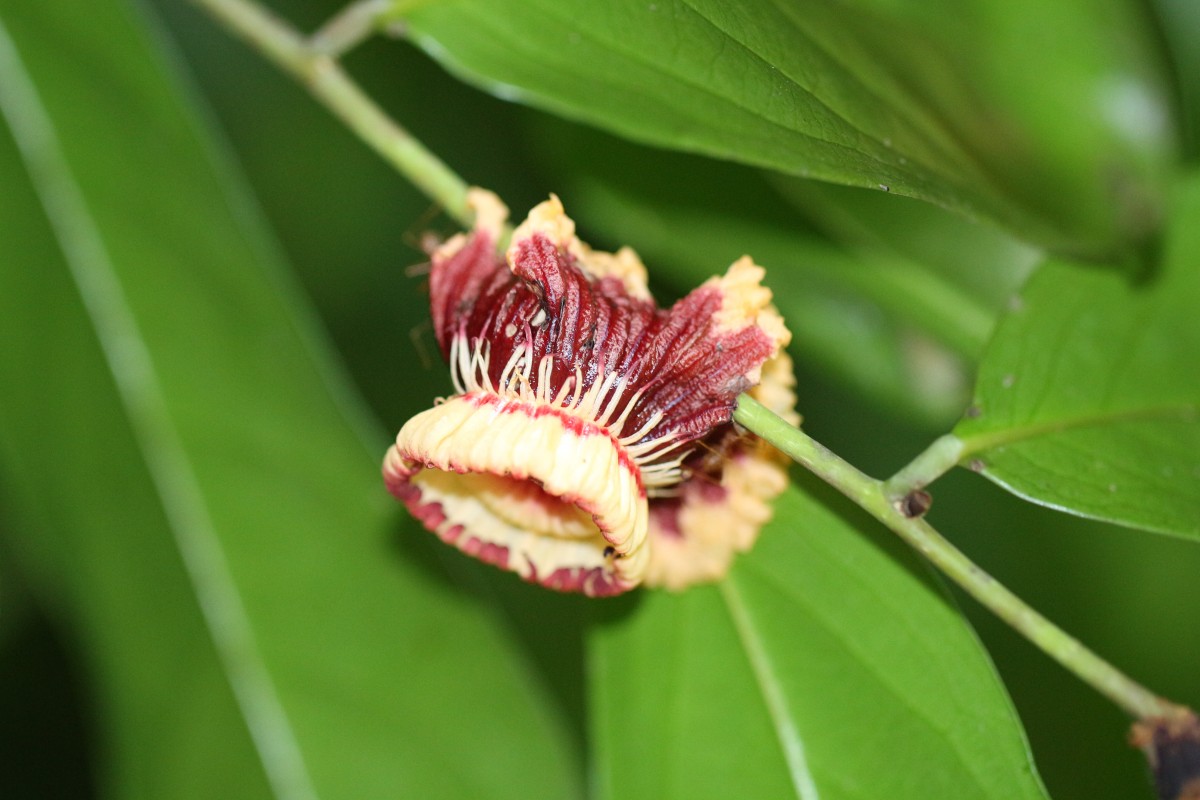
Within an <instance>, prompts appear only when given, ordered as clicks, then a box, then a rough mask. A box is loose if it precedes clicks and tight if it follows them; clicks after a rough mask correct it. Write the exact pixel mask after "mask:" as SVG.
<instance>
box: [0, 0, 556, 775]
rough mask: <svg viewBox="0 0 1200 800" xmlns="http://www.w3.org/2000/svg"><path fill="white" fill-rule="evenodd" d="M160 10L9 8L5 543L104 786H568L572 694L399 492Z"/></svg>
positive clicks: (5, 13) (4, 39) (5, 23)
mask: <svg viewBox="0 0 1200 800" xmlns="http://www.w3.org/2000/svg"><path fill="white" fill-rule="evenodd" d="M154 24H155V23H154V21H153V20H146V19H142V18H139V17H138V16H137V15H136V14H134V13H133V12H132V11H131V9H130V7H129V5H127V4H126V3H123V2H113V1H111V0H110V1H109V2H99V3H93V4H90V5H89V6H88V9H87V13H86V14H80V13H78V9H75V8H73V7H71V6H69V5H63V4H55V3H41V2H37V1H36V0H3V2H0V119H2V120H3V121H4V126H3V127H0V132H2V133H0V137H2V138H0V176H2V178H3V182H4V184H3V185H4V186H5V203H4V206H3V209H2V210H3V213H2V214H0V220H2V221H0V260H2V261H3V263H4V265H5V266H4V269H2V270H0V336H2V337H3V340H4V341H5V343H6V344H5V346H4V347H2V348H0V374H3V375H4V376H5V378H4V380H3V381H0V475H2V477H3V481H4V484H5V487H6V496H11V497H12V498H13V499H14V501H15V502H16V503H17V509H16V510H17V511H18V512H19V514H20V519H21V520H22V523H23V524H22V525H21V526H20V528H18V529H16V530H13V531H7V532H6V538H7V539H8V540H10V542H11V544H12V548H13V550H15V551H16V552H18V553H19V554H20V555H21V556H22V558H21V566H22V571H23V572H25V573H27V574H28V575H29V576H30V578H31V581H32V582H33V583H35V584H36V586H37V588H38V590H39V596H40V597H42V598H43V599H44V602H45V603H46V605H47V606H49V607H51V608H53V609H54V610H55V611H56V612H57V614H58V615H59V616H60V617H62V618H64V621H65V622H66V624H67V628H68V630H71V631H73V632H76V634H77V637H78V640H79V645H80V647H81V648H82V650H83V652H84V653H85V654H86V656H87V663H88V665H89V667H90V669H91V671H92V674H93V676H94V685H95V687H96V690H97V692H98V695H97V698H96V707H97V709H98V713H97V717H96V718H97V721H98V723H99V725H100V726H101V727H100V730H101V733H102V734H103V736H104V737H105V742H104V752H105V753H107V754H111V756H112V760H111V762H106V763H105V764H104V765H103V766H104V775H105V778H106V787H105V788H106V789H107V790H108V793H109V794H111V795H113V796H139V797H213V796H237V797H265V796H276V797H287V798H305V797H313V796H330V797H334V796H336V797H396V796H400V795H411V796H421V797H433V798H437V797H447V798H458V797H464V796H485V795H486V796H488V797H522V798H523V797H531V796H534V797H571V796H576V795H577V794H579V787H578V785H577V781H578V777H577V774H576V773H577V754H576V753H575V752H573V751H572V748H571V736H570V734H569V732H568V730H567V726H566V724H565V722H564V720H563V718H562V716H561V714H560V712H559V710H558V709H556V708H555V707H554V705H553V704H552V703H551V702H550V700H549V698H548V697H547V696H546V692H545V689H544V687H543V686H542V685H540V684H539V682H538V680H537V675H536V674H532V673H531V670H530V668H529V666H528V665H527V661H526V654H525V653H524V652H523V650H522V649H521V648H520V647H519V646H518V645H517V644H516V642H515V641H513V639H512V638H511V637H510V636H509V635H508V632H507V629H506V627H505V626H504V625H503V624H501V620H500V618H499V616H498V615H497V614H495V613H493V612H491V611H489V610H488V609H486V608H484V607H481V605H480V604H479V603H478V602H476V601H475V600H474V599H473V598H472V596H471V595H470V594H469V593H464V592H463V591H462V590H461V589H459V588H457V587H456V586H455V577H454V575H453V574H451V573H450V572H448V571H447V568H446V564H447V563H449V564H457V563H459V562H457V561H447V562H443V561H442V560H439V559H440V557H441V555H442V554H443V553H444V550H443V549H442V548H440V547H439V546H437V545H436V543H435V542H434V541H433V539H432V537H429V536H428V534H425V533H424V532H423V531H420V530H419V526H418V525H416V524H415V523H413V522H412V521H411V520H409V519H408V518H407V517H406V516H405V515H404V514H403V513H402V510H401V509H400V508H399V507H398V506H397V504H395V503H393V502H391V500H390V498H388V497H387V494H386V492H385V491H384V490H383V488H382V486H381V482H380V479H379V474H378V463H379V459H380V458H381V456H382V447H383V445H384V443H385V442H386V437H385V436H384V435H382V433H379V432H377V431H376V430H375V429H374V427H373V425H372V424H371V423H370V422H369V421H367V420H365V418H364V417H363V415H362V414H361V412H360V411H359V410H358V408H357V402H356V400H355V399H354V397H353V394H352V393H351V392H350V390H349V389H348V388H347V387H346V386H345V385H344V384H342V383H341V382H340V381H341V379H340V378H339V377H338V371H337V368H336V367H335V366H333V364H332V362H331V361H330V360H329V358H328V355H327V353H326V352H325V351H324V348H323V346H322V345H321V344H320V336H319V333H318V332H317V331H315V330H314V329H313V326H312V324H311V319H310V316H309V313H308V311H307V308H306V306H305V305H304V303H303V302H302V301H301V300H300V299H299V297H298V294H297V292H296V290H295V288H294V286H293V285H292V284H291V283H290V280H289V278H288V276H287V275H286V273H285V272H284V271H283V270H281V269H280V267H281V265H280V264H278V263H277V262H276V261H275V260H274V259H273V258H272V257H271V255H270V250H269V248H268V247H267V246H266V244H265V242H264V240H263V236H262V233H261V230H260V229H259V228H258V227H257V226H258V220H257V219H256V218H255V216H254V214H253V213H252V212H251V211H250V205H249V203H248V202H247V201H246V199H245V198H244V197H238V196H235V195H234V194H233V193H232V189H231V185H230V182H229V181H228V180H227V177H228V175H227V170H228V167H227V165H226V164H224V163H223V162H222V161H221V160H220V158H219V157H218V156H217V155H216V153H215V152H214V148H213V147H212V145H211V144H209V143H208V141H207V138H206V134H205V131H204V130H203V128H202V127H201V126H200V125H198V124H197V121H196V116H195V112H194V111H193V110H191V109H190V108H189V107H188V105H187V103H186V102H185V98H183V97H181V93H180V90H179V82H178V80H177V79H176V78H175V77H174V76H173V75H171V74H170V73H169V71H168V70H166V69H165V66H164V63H165V61H164V59H163V57H162V54H161V53H159V52H158V51H157V50H156V49H155V47H154V46H153V45H152V42H153V37H150V36H148V35H147V30H146V26H147V25H149V26H150V27H151V29H152V28H153V26H154ZM10 132H11V134H12V139H13V140H15V142H16V144H17V148H14V147H13V144H12V141H10V139H9V138H8V134H9V133H10ZM18 152H19V156H20V160H21V162H23V163H21V162H18V160H17V154H18ZM35 192H36V195H35ZM396 377H397V380H398V381H399V380H401V379H402V375H401V374H399V370H398V374H397V376H396ZM364 441H366V443H367V446H364Z"/></svg>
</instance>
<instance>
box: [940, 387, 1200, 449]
mask: <svg viewBox="0 0 1200 800" xmlns="http://www.w3.org/2000/svg"><path fill="white" fill-rule="evenodd" d="M1154 421H1163V422H1182V423H1189V422H1190V423H1198V422H1200V402H1198V403H1187V402H1184V403H1176V404H1168V405H1162V406H1151V407H1148V408H1126V409H1115V410H1113V411H1104V412H1095V413H1090V414H1078V415H1071V416H1064V417H1057V418H1054V419H1047V420H1038V421H1033V422H1027V423H1023V424H1020V425H1014V426H1011V427H1007V428H1001V429H998V430H992V431H982V432H980V433H975V434H967V435H965V436H963V435H960V436H959V439H960V440H961V441H962V443H963V452H962V456H961V458H960V459H959V463H960V464H965V463H967V462H968V461H970V460H971V459H972V458H974V457H976V456H978V455H979V454H981V453H986V452H988V451H989V450H995V449H997V448H1001V447H1008V446H1010V445H1014V444H1020V443H1022V442H1026V441H1029V440H1031V439H1038V438H1041V437H1044V436H1052V435H1054V434H1057V433H1064V432H1066V431H1072V430H1079V429H1083V428H1100V427H1106V426H1112V425H1120V424H1122V423H1133V422H1154Z"/></svg>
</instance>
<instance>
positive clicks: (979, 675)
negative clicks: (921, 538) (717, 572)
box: [591, 488, 1046, 800]
mask: <svg viewBox="0 0 1200 800" xmlns="http://www.w3.org/2000/svg"><path fill="white" fill-rule="evenodd" d="M826 495H827V496H826V498H825V499H826V500H829V497H828V493H826ZM831 502H833V503H834V504H838V503H839V502H840V499H834V500H832V501H831ZM868 525H869V523H868ZM886 537H888V534H886V533H884V532H882V531H878V532H872V533H868V532H866V531H860V530H858V529H856V527H855V526H854V525H853V524H850V523H848V522H847V521H846V520H845V519H844V518H843V517H841V516H840V515H839V514H838V513H836V512H835V511H833V510H831V509H830V508H827V507H826V506H825V505H823V504H822V503H821V502H818V501H817V500H815V499H814V498H813V497H810V496H809V495H807V494H805V493H804V492H803V491H801V490H798V489H795V488H792V489H789V491H788V492H787V493H786V494H785V495H784V496H783V497H782V498H781V500H780V502H779V503H778V504H777V506H776V509H775V520H774V521H773V522H772V523H771V524H770V525H768V526H767V528H766V529H765V530H764V531H763V534H762V537H761V539H760V541H759V543H758V544H757V545H756V546H755V548H754V549H753V550H752V551H751V552H750V553H749V554H748V555H745V556H742V557H741V558H739V560H738V562H737V564H736V566H735V568H734V570H733V572H732V573H731V574H730V576H729V577H728V578H726V579H725V580H724V581H722V582H721V583H720V584H719V585H717V586H708V587H702V588H694V589H691V590H689V591H687V592H686V593H684V594H681V595H670V594H666V593H646V594H645V595H644V596H642V597H641V598H640V599H639V601H638V602H636V604H629V605H628V606H627V607H625V608H623V609H617V610H616V613H614V614H613V615H612V617H611V618H609V619H607V620H606V621H604V622H602V623H601V624H599V625H598V626H597V628H596V629H595V630H594V632H593V636H592V653H591V663H592V676H593V677H592V685H593V689H592V690H593V732H594V740H595V743H596V744H595V747H596V764H595V770H596V774H597V783H598V784H599V789H600V791H599V795H598V796H599V797H600V798H621V800H638V799H639V798H655V800H659V799H663V800H665V799H667V798H675V797H687V798H707V797H712V798H725V797H771V798H785V797H795V798H801V800H811V798H817V797H820V798H822V799H823V800H857V798H862V799H863V800H867V798H879V797H887V798H889V800H904V799H905V798H912V800H929V798H943V797H947V798H948V797H953V798H961V799H962V800H966V798H995V799H996V800H1019V799H1021V798H1044V797H1045V796H1046V795H1045V792H1044V790H1043V789H1042V788H1041V785H1040V782H1039V780H1038V778H1037V776H1036V773H1035V771H1034V768H1033V766H1032V764H1031V763H1030V759H1029V754H1028V752H1027V747H1026V743H1025V740H1024V736H1023V733H1022V731H1021V727H1020V725H1019V723H1018V722H1017V719H1016V716H1015V714H1014V712H1013V710H1012V708H1011V705H1010V703H1009V700H1008V697H1007V695H1006V694H1005V692H1004V690H1003V688H1002V687H1001V685H1000V682H999V680H998V679H997V677H996V675H995V673H994V671H993V669H992V666H991V664H990V662H989V661H988V658H987V656H986V655H985V654H984V651H983V650H982V648H981V647H980V645H979V642H978V641H977V640H976V638H975V636H974V634H973V633H972V631H971V630H970V628H969V627H968V626H967V624H966V623H965V622H964V621H963V619H962V617H961V615H960V614H959V612H958V611H957V609H956V608H955V607H954V605H953V603H952V602H951V601H950V600H949V599H948V598H947V595H946V594H944V593H943V592H942V591H941V590H940V588H939V587H938V586H937V584H936V583H935V582H933V581H932V580H931V579H930V577H929V574H928V573H927V572H926V570H925V569H924V567H923V565H920V564H918V563H916V559H915V558H914V557H913V556H912V554H911V553H910V552H908V551H907V550H906V549H905V548H904V547H903V545H901V544H900V543H899V542H898V540H895V539H891V538H886Z"/></svg>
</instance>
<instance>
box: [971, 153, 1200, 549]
mask: <svg viewBox="0 0 1200 800" xmlns="http://www.w3.org/2000/svg"><path fill="white" fill-rule="evenodd" d="M1197 220H1200V177H1198V176H1196V175H1192V176H1191V177H1190V178H1189V179H1187V180H1186V181H1184V182H1183V184H1182V185H1181V186H1180V187H1179V190H1178V191H1177V192H1176V194H1175V197H1174V205H1173V208H1172V217H1171V223H1170V227H1169V229H1168V232H1167V238H1166V241H1165V244H1164V248H1163V251H1162V255H1161V260H1160V263H1159V264H1158V266H1157V268H1156V269H1155V270H1154V271H1153V272H1152V273H1150V274H1147V275H1141V276H1138V277H1136V278H1130V277H1129V276H1122V275H1116V274H1098V273H1096V272H1095V271H1091V270H1088V269H1087V268H1086V267H1081V266H1079V265H1075V264H1071V263H1067V262H1060V261H1051V262H1048V263H1046V264H1044V265H1043V266H1042V267H1041V268H1040V269H1039V271H1038V272H1037V273H1036V274H1035V275H1034V277H1033V278H1032V279H1031V281H1030V282H1029V285H1028V286H1027V287H1026V289H1025V290H1024V291H1023V292H1022V294H1021V296H1020V298H1019V301H1018V302H1017V303H1016V304H1015V305H1014V307H1013V308H1012V310H1011V311H1010V312H1009V313H1008V315H1007V316H1006V318H1005V319H1004V320H1002V321H1001V323H1000V325H999V327H998V328H997V331H996V336H995V338H994V340H993V341H992V343H991V345H990V346H989V347H988V352H987V354H986V355H985V356H984V359H983V363H982V365H981V367H980V371H979V378H978V383H977V385H976V390H975V404H974V407H973V410H972V414H971V415H968V418H967V419H964V420H963V421H962V422H961V423H960V424H959V425H958V427H957V428H956V429H955V433H956V434H957V435H958V436H959V437H960V438H961V439H963V441H964V443H965V445H966V453H965V455H964V463H970V465H971V466H972V468H974V469H976V470H978V471H981V472H983V474H984V475H986V476H988V477H989V478H991V479H992V480H994V481H996V482H997V483H999V484H1001V485H1002V486H1005V487H1007V488H1008V489H1010V490H1011V491H1013V492H1016V493H1017V494H1019V495H1021V496H1023V497H1025V498H1028V499H1030V500H1033V501H1035V502H1038V503H1042V504H1044V505H1048V506H1051V507H1054V508H1059V509H1062V510H1064V511H1069V512H1072V513H1075V514H1081V515H1084V516H1088V517H1094V518H1096V519H1102V520H1107V521H1110V522H1116V523H1120V524H1124V525H1131V526H1135V527H1141V528H1146V529H1148V530H1154V531H1160V532H1164V533H1175V534H1182V535H1188V536H1193V537H1195V536H1200V362H1198V361H1197V357H1198V354H1200V317H1198V316H1197V309H1200V268H1198V267H1200V225H1197Z"/></svg>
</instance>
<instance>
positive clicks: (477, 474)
mask: <svg viewBox="0 0 1200 800" xmlns="http://www.w3.org/2000/svg"><path fill="white" fill-rule="evenodd" d="M471 203H472V205H473V207H474V208H475V211H476V223H475V229H474V231H473V232H472V233H471V234H470V235H466V234H459V235H457V236H455V237H453V238H452V239H450V240H448V241H447V242H445V243H444V244H443V245H441V246H440V247H439V248H437V249H436V250H435V251H434V252H433V253H432V271H431V273H430V281H429V292H430V306H431V311H432V316H433V328H434V332H435V335H436V337H437V340H438V344H439V346H440V347H441V350H442V354H443V355H444V356H445V357H446V358H447V359H448V360H449V363H450V374H451V378H452V380H453V383H454V388H455V394H454V395H453V396H451V397H449V398H446V399H444V400H441V401H439V402H437V403H436V404H435V405H434V407H433V408H431V409H428V410H426V411H424V412H422V413H420V414H418V415H417V416H415V417H414V418H412V419H411V420H409V421H408V422H407V423H406V424H405V425H404V426H403V427H402V428H401V430H400V432H399V434H398V435H397V437H396V443H395V444H394V445H393V446H392V447H391V448H390V449H389V450H388V452H387V455H386V457H385V458H384V463H383V474H384V479H385V482H386V484H387V487H388V489H389V490H390V491H391V492H392V494H393V495H395V496H396V497H397V498H398V499H400V500H401V501H403V502H404V504H405V505H406V506H407V507H408V509H409V511H410V512H411V513H412V514H413V515H414V516H415V517H416V518H417V519H419V520H420V521H421V522H422V523H423V524H424V525H425V527H427V528H428V529H429V530H431V531H432V532H434V533H435V534H437V535H438V536H439V537H440V538H441V539H442V540H443V541H445V542H447V543H449V544H452V545H454V546H456V547H458V548H459V549H460V550H463V551H464V552H466V553H468V554H470V555H473V556H475V557H477V558H480V559H482V560H483V561H486V562H489V563H491V564H494V565H496V566H499V567H502V568H505V569H508V570H511V571H513V572H516V573H517V574H518V575H520V576H521V577H522V578H524V579H525V580H527V581H531V582H534V583H538V584H541V585H543V586H546V587H549V588H552V589H558V590H562V591H578V592H583V593H585V594H588V595H593V596H601V595H611V594H617V593H620V592H624V591H627V590H629V589H631V588H633V587H635V586H637V585H638V584H640V583H642V582H643V581H644V582H646V583H647V584H650V585H659V586H667V587H669V588H675V589H678V588H683V587H684V586H686V585H689V584H691V583H694V582H697V581H702V580H713V579H716V578H719V577H720V576H721V575H723V574H724V573H725V571H726V570H727V569H728V567H729V564H730V562H731V560H732V558H733V555H734V553H735V552H738V551H742V550H745V549H746V548H748V547H749V546H750V545H751V544H752V543H753V541H754V539H755V538H756V536H757V534H758V530H759V528H760V527H761V526H762V525H763V524H764V523H765V522H766V520H767V519H768V518H769V516H770V506H769V501H770V500H771V499H773V498H774V497H775V496H776V495H777V494H778V493H779V492H780V491H782V489H783V486H784V485H785V482H786V477H785V473H784V467H783V464H782V463H781V461H780V457H779V455H778V454H777V453H776V452H775V451H773V450H772V449H771V448H770V447H769V445H766V444H765V443H763V442H761V441H759V440H757V439H754V438H753V437H751V436H750V435H749V434H746V433H743V432H740V431H739V430H737V429H736V428H735V426H734V425H733V424H732V417H733V410H734V408H735V406H736V403H737V396H738V395H739V394H740V393H742V392H743V391H746V390H750V391H751V392H753V393H754V394H755V395H756V396H757V398H758V399H759V400H760V401H762V402H764V403H765V404H767V405H768V406H769V407H771V408H773V409H774V410H775V411H776V412H778V413H781V414H783V415H785V416H789V417H791V418H793V419H794V418H795V415H794V412H793V411H792V406H793V405H794V395H793V394H792V389H791V387H792V383H793V379H792V377H791V364H790V361H788V359H787V355H786V353H784V352H783V349H782V348H783V347H784V346H785V345H786V344H787V342H788V340H789V338H790V334H789V333H788V331H787V328H786V327H785V326H784V324H783V320H782V319H781V318H780V317H779V314H778V313H777V312H776V311H775V310H774V308H773V307H772V306H771V293H770V291H769V290H768V289H766V288H764V287H763V286H762V285H761V283H760V282H761V279H762V276H763V270H762V269H761V268H760V267H758V266H756V265H755V264H754V263H753V262H752V261H751V260H750V259H749V258H742V259H740V260H739V261H737V262H736V263H734V264H733V266H731V267H730V268H729V270H728V271H727V272H726V274H725V275H724V276H722V277H717V278H712V279H710V280H708V281H706V282H705V283H704V284H703V285H701V286H700V287H699V288H698V289H696V290H695V291H693V292H691V293H690V294H688V295H687V296H686V297H684V298H683V299H682V300H680V301H679V302H678V303H676V304H675V305H674V306H672V307H671V308H670V309H660V308H658V307H657V306H656V305H655V303H654V300H653V298H652V297H651V295H650V292H649V290H648V289H647V286H646V270H645V267H643V266H642V263H641V261H640V260H639V259H638V257H637V255H636V254H635V253H634V252H633V251H632V250H630V249H628V248H623V249H621V250H620V251H618V252H617V253H603V252H598V251H595V250H592V249H591V248H590V247H588V246H587V245H586V244H584V243H583V242H581V241H580V240H579V239H578V238H577V237H576V236H575V225H574V223H573V222H572V221H571V219H570V218H569V217H567V216H566V215H565V213H564V212H563V208H562V205H561V204H560V203H559V201H558V198H557V197H553V196H551V198H550V199H549V200H548V201H546V202H544V203H542V204H540V205H538V206H537V207H536V208H534V209H533V210H532V211H531V212H530V214H529V217H528V219H527V220H526V221H525V222H524V223H523V224H522V225H521V226H519V227H518V228H517V229H516V231H515V232H514V233H513V236H512V243H511V245H510V246H509V247H508V250H507V254H506V259H501V258H499V257H498V256H497V254H496V246H497V242H498V241H499V238H500V233H501V230H502V229H503V226H504V222H505V220H506V219H507V214H508V211H507V209H506V208H505V207H504V206H503V204H502V203H500V201H499V200H498V199H497V198H496V197H495V196H494V195H491V194H490V193H487V192H484V191H482V190H472V193H471ZM506 262H507V263H506Z"/></svg>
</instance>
